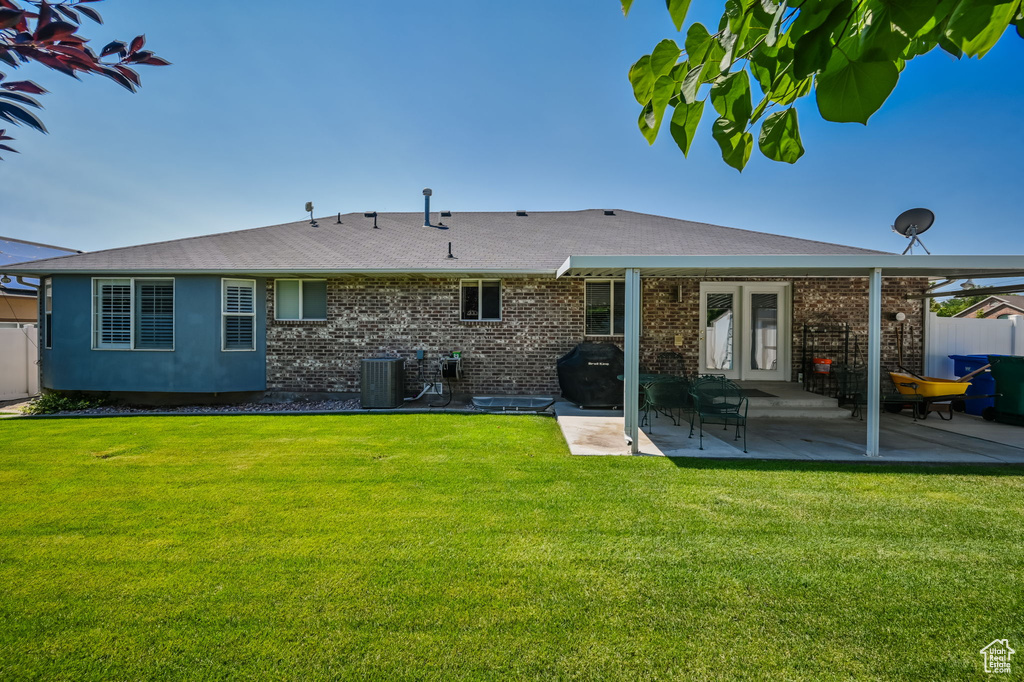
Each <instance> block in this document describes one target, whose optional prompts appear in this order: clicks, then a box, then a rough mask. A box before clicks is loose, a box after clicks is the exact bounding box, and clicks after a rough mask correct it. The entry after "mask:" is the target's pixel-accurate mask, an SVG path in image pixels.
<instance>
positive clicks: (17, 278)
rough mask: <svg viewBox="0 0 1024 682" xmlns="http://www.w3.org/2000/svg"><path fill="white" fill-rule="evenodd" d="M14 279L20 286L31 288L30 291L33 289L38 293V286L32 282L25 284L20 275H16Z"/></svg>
mask: <svg viewBox="0 0 1024 682" xmlns="http://www.w3.org/2000/svg"><path fill="white" fill-rule="evenodd" d="M14 279H15V280H17V282H18V284H20V285H21V286H23V287H31V288H32V289H35V290H36V291H37V292H38V291H39V285H38V284H32V282H26V281H25V278H24V277H23V276H22V275H17V276H16V277H15V278H14Z"/></svg>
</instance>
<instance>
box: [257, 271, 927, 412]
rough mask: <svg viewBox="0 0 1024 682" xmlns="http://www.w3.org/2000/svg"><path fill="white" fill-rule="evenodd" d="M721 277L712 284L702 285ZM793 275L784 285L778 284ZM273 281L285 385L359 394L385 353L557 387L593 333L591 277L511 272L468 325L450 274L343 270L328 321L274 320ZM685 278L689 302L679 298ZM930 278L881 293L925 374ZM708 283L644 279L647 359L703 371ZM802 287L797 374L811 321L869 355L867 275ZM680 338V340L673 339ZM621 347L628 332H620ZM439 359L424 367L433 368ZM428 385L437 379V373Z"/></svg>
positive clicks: (485, 378) (891, 344)
mask: <svg viewBox="0 0 1024 682" xmlns="http://www.w3.org/2000/svg"><path fill="white" fill-rule="evenodd" d="M704 281H715V280H704ZM777 281H787V280H777ZM270 284H271V283H270V282H268V287H267V312H268V315H267V317H268V325H267V386H268V388H269V389H270V390H279V391H328V392H342V393H346V392H356V391H358V390H359V361H360V360H361V359H362V358H367V357H376V356H381V355H390V356H396V355H398V356H401V357H404V358H406V359H409V360H412V359H414V358H415V357H416V350H417V349H423V350H424V351H425V352H426V355H427V358H428V359H429V358H436V357H437V356H438V355H439V354H442V353H445V354H447V353H448V352H449V351H452V350H461V351H463V356H464V360H463V367H464V370H465V380H464V381H463V382H462V384H461V386H459V387H457V388H456V391H457V392H467V393H475V394H478V395H479V394H484V393H499V394H529V393H541V394H556V393H558V380H557V376H556V374H555V361H556V360H557V359H558V358H559V357H561V356H562V355H564V354H565V353H567V352H568V351H569V350H571V349H572V348H573V346H575V345H576V344H577V343H579V342H581V341H584V340H595V341H607V340H608V339H607V338H600V337H596V338H591V339H587V338H586V337H585V336H584V334H583V281H582V280H574V279H562V280H556V279H553V278H539V277H538V278H505V279H504V280H503V281H502V321H501V322H461V321H459V280H458V279H457V278H443V277H413V276H409V277H342V278H333V279H330V280H328V283H327V317H328V321H327V322H275V321H274V319H273V318H274V310H273V306H274V301H273V287H272V286H270ZM680 285H682V292H683V296H682V302H679V301H678V300H677V296H678V293H677V292H678V290H679V286H680ZM926 286H927V282H925V281H924V280H921V279H913V280H891V279H886V280H885V282H884V290H883V303H882V310H883V317H884V318H885V319H884V322H883V346H882V348H883V359H884V362H885V364H887V365H894V364H895V362H896V346H897V334H896V329H897V327H898V326H900V325H898V324H897V323H896V322H894V321H891V320H890V319H889V318H890V316H891V314H892V313H895V312H898V311H902V312H905V313H906V314H907V321H906V322H905V323H904V324H903V325H902V327H903V329H904V331H905V338H904V365H905V366H906V367H907V368H908V369H912V370H915V371H920V369H921V357H922V352H921V349H922V344H921V341H922V337H921V330H922V327H923V319H922V317H921V304H920V302H919V301H907V300H906V296H907V294H908V293H911V292H912V291H920V290H923V289H924V287H926ZM699 288H700V281H699V280H695V279H678V278H650V279H644V280H643V299H642V300H643V313H642V314H643V325H642V335H641V350H640V363H641V366H642V367H644V368H647V369H650V370H654V371H659V370H661V371H668V370H675V369H677V367H676V366H674V365H675V362H676V361H675V360H674V359H668V358H664V357H659V355H661V354H663V353H665V352H676V353H679V354H680V355H682V356H683V359H682V365H683V366H682V370H683V371H686V372H687V373H692V372H696V371H697V369H698V359H697V354H698V343H699V341H698V334H699V327H700V320H699V306H700V300H699V293H698V292H699ZM792 288H793V330H792V331H793V346H792V347H793V363H792V365H793V378H795V377H796V373H797V372H798V371H799V364H800V348H801V331H802V327H803V324H804V322H808V321H812V320H814V319H822V318H826V319H829V320H832V321H848V322H849V323H850V325H851V330H852V331H853V333H854V334H855V335H859V336H860V337H862V338H863V341H862V342H861V344H862V351H863V353H864V354H866V351H867V348H866V339H867V279H864V278H848V279H830V278H815V279H797V280H792ZM677 335H680V336H682V342H683V343H682V345H681V346H676V345H675V337H676V336H677ZM617 341H619V342H621V338H619V339H617ZM430 364H431V363H424V365H425V366H429V365H430ZM415 366H416V365H415V362H414V361H413V362H409V363H408V364H407V378H408V381H407V389H408V391H409V392H410V393H417V392H418V390H419V377H418V375H417V374H416V372H415ZM427 380H428V381H431V380H433V376H432V372H428V376H427Z"/></svg>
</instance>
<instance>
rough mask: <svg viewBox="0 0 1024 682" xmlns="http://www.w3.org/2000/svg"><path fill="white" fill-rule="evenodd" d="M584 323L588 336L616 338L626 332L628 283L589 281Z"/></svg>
mask: <svg viewBox="0 0 1024 682" xmlns="http://www.w3.org/2000/svg"><path fill="white" fill-rule="evenodd" d="M584 296H585V311H584V322H585V325H586V329H585V334H586V335H587V336H614V335H617V334H624V333H625V331H626V283H625V282H623V281H615V280H587V282H586V284H585V292H584Z"/></svg>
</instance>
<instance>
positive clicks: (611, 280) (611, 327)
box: [583, 277, 642, 338]
mask: <svg viewBox="0 0 1024 682" xmlns="http://www.w3.org/2000/svg"><path fill="white" fill-rule="evenodd" d="M625 281H626V280H625V279H623V278H621V277H619V278H615V277H589V278H587V279H585V280H583V335H584V336H595V337H599V338H613V337H616V336H625V330H623V333H621V334H616V333H615V283H616V282H622V283H625ZM601 282H608V308H609V313H608V331H609V332H610V333H608V334H591V333H590V332H589V331H588V330H587V285H588V284H598V283H601ZM641 295H642V293H641ZM623 325H625V322H623Z"/></svg>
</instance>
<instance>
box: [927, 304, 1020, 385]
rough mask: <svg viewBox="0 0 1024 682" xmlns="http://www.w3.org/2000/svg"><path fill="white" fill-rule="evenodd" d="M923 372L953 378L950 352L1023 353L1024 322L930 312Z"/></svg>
mask: <svg viewBox="0 0 1024 682" xmlns="http://www.w3.org/2000/svg"><path fill="white" fill-rule="evenodd" d="M925 336H926V338H925V374H926V375H927V376H933V377H940V378H946V379H952V378H954V377H955V375H954V374H953V361H952V360H950V359H949V356H950V355H980V354H993V355H1022V354H1024V321H1022V320H1021V319H1019V318H1016V319H1014V318H1011V319H1007V320H991V319H985V318H975V317H939V316H938V315H936V314H935V313H929V319H928V330H927V334H926V335H925Z"/></svg>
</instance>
